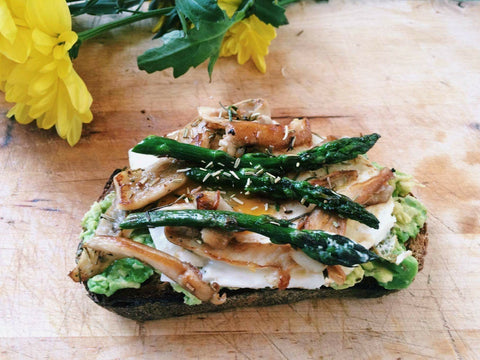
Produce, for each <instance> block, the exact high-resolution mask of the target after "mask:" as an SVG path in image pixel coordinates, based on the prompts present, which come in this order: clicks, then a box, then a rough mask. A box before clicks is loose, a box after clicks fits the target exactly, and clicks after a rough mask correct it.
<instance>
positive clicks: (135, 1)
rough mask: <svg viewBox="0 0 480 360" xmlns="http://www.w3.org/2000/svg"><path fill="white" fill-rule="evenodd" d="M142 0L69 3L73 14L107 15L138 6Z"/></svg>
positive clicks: (92, 0) (90, 0)
mask: <svg viewBox="0 0 480 360" xmlns="http://www.w3.org/2000/svg"><path fill="white" fill-rule="evenodd" d="M140 3H142V0H85V1H81V2H74V3H72V4H69V5H68V7H69V9H70V13H71V14H72V16H78V15H82V14H89V15H105V14H117V13H119V12H121V11H122V10H125V9H128V8H131V7H132V6H137V5H140Z"/></svg>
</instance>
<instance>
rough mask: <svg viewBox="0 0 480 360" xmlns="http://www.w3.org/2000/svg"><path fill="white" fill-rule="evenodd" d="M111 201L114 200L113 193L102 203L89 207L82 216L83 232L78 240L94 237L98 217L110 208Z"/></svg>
mask: <svg viewBox="0 0 480 360" xmlns="http://www.w3.org/2000/svg"><path fill="white" fill-rule="evenodd" d="M113 200H115V193H114V192H111V193H109V194H108V195H107V196H105V198H104V199H103V200H102V201H99V202H97V201H96V202H94V203H93V205H92V206H91V207H90V210H88V211H87V213H86V214H85V215H84V216H83V219H82V228H83V231H82V233H81V234H80V239H81V240H82V241H83V240H86V239H90V238H91V237H93V235H95V230H97V227H98V222H99V221H100V217H101V216H102V215H103V214H105V212H106V211H107V210H108V209H109V208H110V206H112V203H113Z"/></svg>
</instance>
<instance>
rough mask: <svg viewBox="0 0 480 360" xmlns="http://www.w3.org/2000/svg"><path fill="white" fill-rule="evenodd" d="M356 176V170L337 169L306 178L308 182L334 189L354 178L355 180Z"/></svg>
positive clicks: (352, 180) (350, 181)
mask: <svg viewBox="0 0 480 360" xmlns="http://www.w3.org/2000/svg"><path fill="white" fill-rule="evenodd" d="M357 178H358V171H357V170H338V171H334V172H332V173H330V174H327V175H325V176H322V177H320V178H314V179H310V180H308V182H309V183H310V184H312V185H318V186H323V187H327V188H329V189H336V188H339V187H344V186H346V185H347V184H350V183H352V182H354V181H355V180H357Z"/></svg>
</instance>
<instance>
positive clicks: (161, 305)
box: [79, 169, 428, 321]
mask: <svg viewBox="0 0 480 360" xmlns="http://www.w3.org/2000/svg"><path fill="white" fill-rule="evenodd" d="M118 171H120V170H118V169H117V170H115V171H114V172H113V173H112V175H111V176H110V178H109V180H108V181H107V183H106V184H105V187H104V190H103V192H102V195H101V196H100V197H99V200H101V199H103V198H104V197H105V196H106V195H107V194H108V193H109V192H110V191H111V190H112V182H113V177H114V176H115V175H116V174H117V173H118ZM405 245H406V248H407V249H408V250H411V251H412V255H413V256H414V257H415V258H416V259H417V261H418V270H419V271H420V270H422V269H423V265H424V261H425V256H426V254H427V246H428V232H427V224H425V225H424V226H423V228H422V229H421V230H420V232H419V234H418V235H417V237H416V238H411V239H409V240H408V241H407V242H406V244H405ZM80 247H81V244H80V245H79V248H80ZM84 285H85V288H86V289H87V292H88V296H89V297H90V298H91V299H92V300H93V301H94V302H95V303H97V304H98V305H100V306H102V307H104V308H105V309H107V310H110V311H112V312H114V313H117V314H119V315H121V316H124V317H126V318H129V319H132V320H137V321H147V320H158V319H164V318H169V317H176V316H183V315H191V314H201V313H207V312H218V311H224V310H228V309H233V308H238V307H249V306H272V305H280V304H289V303H294V302H298V301H302V300H308V299H327V298H376V297H380V296H384V295H387V294H389V293H392V292H396V291H398V290H386V289H384V288H383V287H381V286H380V285H379V284H378V283H377V281H376V280H375V279H373V278H370V277H366V278H364V279H363V280H362V281H361V282H359V283H358V284H356V285H355V286H353V287H350V288H347V289H343V290H334V289H332V288H320V289H316V290H305V289H285V290H278V289H239V290H228V289H227V290H225V291H224V292H225V293H226V294H227V300H226V302H225V303H223V304H221V305H214V304H211V303H201V304H199V305H186V304H184V302H183V298H184V295H183V294H182V293H179V292H176V291H174V290H173V289H172V287H171V286H170V284H169V283H167V282H162V281H161V280H160V275H158V274H156V273H155V274H154V275H153V276H152V277H150V278H149V279H148V280H147V281H145V282H144V283H143V284H142V286H141V287H140V288H139V289H121V290H118V291H117V292H115V293H114V294H113V295H111V296H106V295H100V294H95V293H92V292H91V291H89V290H88V286H87V283H86V282H84Z"/></svg>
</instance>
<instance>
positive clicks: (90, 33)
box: [78, 7, 173, 43]
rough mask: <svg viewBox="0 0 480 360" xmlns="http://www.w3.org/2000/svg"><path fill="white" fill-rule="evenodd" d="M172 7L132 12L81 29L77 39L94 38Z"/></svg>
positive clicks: (163, 12)
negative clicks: (121, 17) (129, 14)
mask: <svg viewBox="0 0 480 360" xmlns="http://www.w3.org/2000/svg"><path fill="white" fill-rule="evenodd" d="M172 9H173V7H166V8H162V9H156V10H152V11H147V12H140V13H135V14H133V15H131V16H128V17H125V18H123V19H120V20H115V21H112V22H109V23H107V24H103V25H100V26H97V27H94V28H92V29H88V30H85V31H82V32H80V33H78V40H79V42H80V43H81V42H83V41H85V40H88V39H91V38H94V37H96V36H98V35H100V34H102V33H104V32H105V31H109V30H112V29H115V28H117V27H121V26H124V25H127V24H132V23H134V22H137V21H141V20H145V19H149V18H152V17H155V16H158V15H165V14H167V13H169V12H170V11H172Z"/></svg>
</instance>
